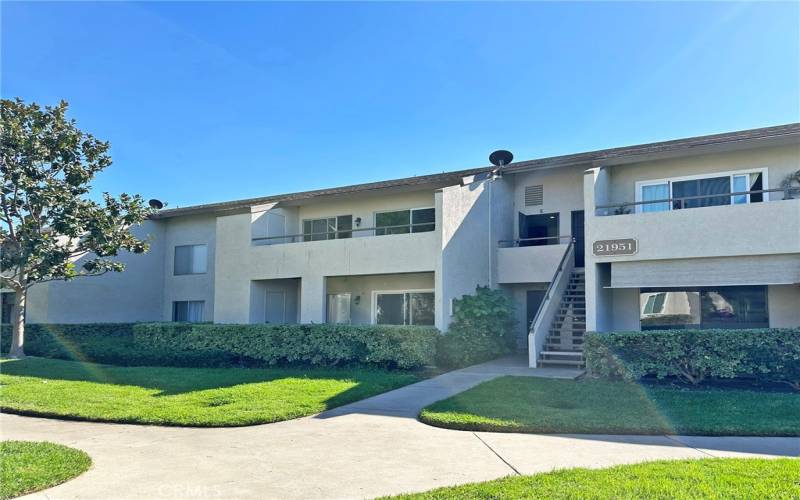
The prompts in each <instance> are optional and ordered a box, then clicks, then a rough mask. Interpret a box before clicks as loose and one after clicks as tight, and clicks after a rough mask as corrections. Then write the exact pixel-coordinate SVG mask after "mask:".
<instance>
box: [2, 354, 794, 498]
mask: <svg viewBox="0 0 800 500" xmlns="http://www.w3.org/2000/svg"><path fill="white" fill-rule="evenodd" d="M506 374H514V375H551V376H552V375H555V376H566V377H571V376H574V375H575V373H566V372H560V371H557V372H549V373H548V372H543V371H539V372H532V371H530V370H528V369H526V368H521V367H519V366H517V365H516V364H515V363H513V362H512V361H509V360H506V361H501V362H497V363H490V364H486V365H479V366H476V367H471V368H468V369H465V370H458V371H456V372H450V373H447V374H444V375H442V376H440V377H436V378H433V379H430V380H426V381H423V382H420V383H418V384H414V385H412V386H408V387H405V388H401V389H397V390H395V391H392V392H389V393H386V394H382V395H379V396H375V397H373V398H369V399H366V400H363V401H360V402H357V403H354V404H351V405H348V406H344V407H341V408H337V409H334V410H331V411H328V412H325V413H322V414H320V415H316V416H312V417H306V418H301V419H297V420H291V421H287V422H279V423H275V424H268V425H260V426H253V427H239V428H219V429H191V428H169V427H153V426H134V425H121V424H98V423H88V422H68V421H59V420H51V419H39V418H30V417H20V416H15V415H2V416H0V425H1V426H2V427H1V428H2V438H3V439H24V440H47V441H55V442H58V443H62V444H66V445H69V446H73V447H76V448H80V449H82V450H85V451H86V452H87V453H89V455H91V456H92V459H93V460H94V466H93V467H92V469H91V470H89V471H88V472H87V473H85V474H84V475H82V476H80V477H78V478H76V479H74V480H72V481H69V482H67V483H65V484H63V485H60V486H57V487H55V488H52V489H49V490H46V491H45V492H42V493H40V494H36V495H32V496H31V497H36V498H51V499H55V498H98V499H99V498H102V499H109V498H114V499H117V498H119V499H128V498H148V499H153V498H369V497H375V496H380V495H391V494H396V493H401V492H410V491H423V490H427V489H430V488H435V487H438V486H445V485H453V484H460V483H466V482H474V481H484V480H489V479H494V478H498V477H503V476H507V475H512V474H530V473H534V472H541V471H548V470H552V469H554V468H563V467H578V466H582V467H606V466H610V465H616V464H622V463H634V462H641V461H645V460H656V459H677V458H704V457H709V456H798V455H800V438H704V437H680V436H586V435H581V436H569V435H531V434H499V433H483V432H477V433H475V432H462V431H454V430H447V429H438V428H434V427H430V426H427V425H425V424H422V423H420V422H418V421H417V420H416V419H415V418H414V417H416V415H417V413H418V412H419V409H421V408H422V407H423V406H425V405H427V404H429V403H430V402H432V401H436V400H438V399H441V398H442V397H448V396H450V395H452V394H455V393H457V392H460V391H462V390H464V389H466V388H469V387H472V386H474V385H476V384H478V383H480V382H482V381H485V380H489V379H491V378H494V377H496V376H499V375H506Z"/></svg>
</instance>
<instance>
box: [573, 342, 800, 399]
mask: <svg viewBox="0 0 800 500" xmlns="http://www.w3.org/2000/svg"><path fill="white" fill-rule="evenodd" d="M584 354H585V355H586V366H587V368H588V369H589V371H590V372H591V373H592V374H594V375H597V376H600V377H608V378H623V379H638V378H641V377H644V376H656V377H658V378H665V377H678V378H679V379H681V380H683V381H686V382H688V383H690V384H693V385H697V384H699V383H701V382H703V380H705V379H707V378H736V377H758V378H760V379H764V380H775V381H782V382H786V383H788V384H790V385H792V386H793V387H795V388H800V328H763V329H749V330H659V331H646V332H615V333H591V334H589V335H587V337H586V341H585V344H584Z"/></svg>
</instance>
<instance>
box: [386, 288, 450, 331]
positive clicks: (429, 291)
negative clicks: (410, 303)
mask: <svg viewBox="0 0 800 500" xmlns="http://www.w3.org/2000/svg"><path fill="white" fill-rule="evenodd" d="M406 293H432V294H434V295H433V303H434V307H436V292H435V290H434V289H432V288H430V289H428V288H421V289H410V290H373V291H372V311H371V313H370V316H371V318H372V319H371V322H372V324H373V325H377V324H378V295H381V294H393V295H401V294H406ZM403 301H404V304H403V308H404V309H405V298H403ZM434 315H435V314H434ZM410 325H413V323H410V324H409V326H410Z"/></svg>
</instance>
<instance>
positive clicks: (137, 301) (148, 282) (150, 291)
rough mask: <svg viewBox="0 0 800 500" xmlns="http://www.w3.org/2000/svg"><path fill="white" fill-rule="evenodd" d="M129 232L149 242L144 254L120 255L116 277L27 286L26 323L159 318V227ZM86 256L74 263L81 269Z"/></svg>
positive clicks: (161, 250) (162, 239)
mask: <svg viewBox="0 0 800 500" xmlns="http://www.w3.org/2000/svg"><path fill="white" fill-rule="evenodd" d="M133 233H134V234H135V235H136V236H137V237H140V238H148V239H149V240H150V251H149V252H147V253H144V254H132V253H128V252H121V253H120V254H119V256H117V257H115V260H117V261H119V262H122V263H124V264H125V271H123V272H121V273H106V274H103V275H101V276H93V277H88V278H77V279H75V280H72V281H52V282H49V283H43V284H40V285H36V286H34V287H32V288H31V291H30V292H29V302H28V306H27V311H28V317H27V321H28V322H30V323H87V322H93V323H115V322H133V321H158V320H159V319H160V318H161V297H162V295H161V293H162V287H161V276H162V275H163V272H164V267H163V263H164V243H165V237H164V224H163V223H161V222H154V221H147V222H145V223H144V224H143V225H142V226H140V227H137V228H134V229H133ZM86 260H87V258H82V259H79V260H78V261H76V263H75V264H76V265H77V266H81V265H82V263H83V262H84V261H86Z"/></svg>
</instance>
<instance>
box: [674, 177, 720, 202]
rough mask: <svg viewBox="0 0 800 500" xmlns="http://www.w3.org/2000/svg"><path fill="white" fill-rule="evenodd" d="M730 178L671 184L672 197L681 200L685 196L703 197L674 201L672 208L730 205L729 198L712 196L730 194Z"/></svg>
mask: <svg viewBox="0 0 800 500" xmlns="http://www.w3.org/2000/svg"><path fill="white" fill-rule="evenodd" d="M730 192H731V178H730V177H727V176H726V177H711V178H709V179H695V180H691V181H678V182H673V183H672V197H673V198H683V197H686V196H704V198H694V199H691V200H677V199H676V200H675V201H674V202H673V208H675V209H681V208H698V207H712V206H717V205H730V204H731V197H730V196H713V195H716V194H720V195H721V194H730Z"/></svg>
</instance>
